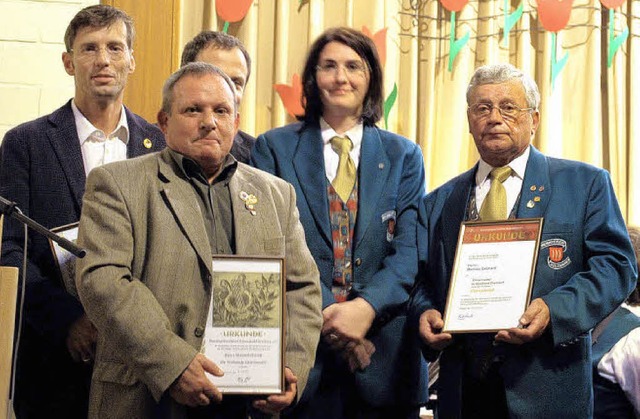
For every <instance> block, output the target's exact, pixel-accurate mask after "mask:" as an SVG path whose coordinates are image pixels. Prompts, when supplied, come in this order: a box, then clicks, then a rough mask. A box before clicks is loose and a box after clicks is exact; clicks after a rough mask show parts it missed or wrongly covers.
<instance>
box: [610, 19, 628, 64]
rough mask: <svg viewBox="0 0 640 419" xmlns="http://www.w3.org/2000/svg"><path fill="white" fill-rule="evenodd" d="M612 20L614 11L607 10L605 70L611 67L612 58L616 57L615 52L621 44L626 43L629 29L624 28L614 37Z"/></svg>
mask: <svg viewBox="0 0 640 419" xmlns="http://www.w3.org/2000/svg"><path fill="white" fill-rule="evenodd" d="M614 18H615V14H614V10H613V9H609V54H608V57H607V68H611V66H612V65H613V57H614V56H615V55H616V52H618V50H619V49H620V47H621V46H622V44H624V41H626V40H627V37H628V36H629V28H624V30H623V31H622V33H620V35H618V36H614V32H613V26H614V25H613V22H614Z"/></svg>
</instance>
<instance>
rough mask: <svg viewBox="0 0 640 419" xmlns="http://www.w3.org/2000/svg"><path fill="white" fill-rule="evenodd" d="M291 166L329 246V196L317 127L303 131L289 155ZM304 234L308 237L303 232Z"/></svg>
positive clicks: (320, 139) (321, 233) (321, 145)
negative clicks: (291, 158) (291, 159)
mask: <svg viewBox="0 0 640 419" xmlns="http://www.w3.org/2000/svg"><path fill="white" fill-rule="evenodd" d="M293 167H294V170H295V172H296V176H297V177H298V182H299V183H300V189H302V193H303V194H304V197H305V200H306V202H307V205H308V206H309V210H310V212H311V215H312V216H313V219H314V220H315V222H316V226H317V227H318V231H319V232H320V235H321V236H322V237H323V238H324V239H325V240H326V242H327V243H328V244H331V222H330V221H329V202H328V201H329V197H328V195H327V178H326V175H325V168H324V152H323V144H322V136H321V134H320V129H319V128H317V127H308V128H303V130H302V132H301V133H300V136H299V140H298V147H297V148H296V151H295V154H294V156H293ZM307 234H312V233H311V232H307Z"/></svg>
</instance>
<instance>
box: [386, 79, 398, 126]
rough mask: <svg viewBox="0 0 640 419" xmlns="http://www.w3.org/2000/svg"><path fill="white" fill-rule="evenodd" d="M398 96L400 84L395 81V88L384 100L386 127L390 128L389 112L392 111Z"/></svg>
mask: <svg viewBox="0 0 640 419" xmlns="http://www.w3.org/2000/svg"><path fill="white" fill-rule="evenodd" d="M397 98H398V85H397V84H396V83H393V90H392V91H391V93H389V96H387V99H386V100H385V101H384V128H385V129H388V128H389V113H391V108H393V105H394V104H395V103H396V99H397Z"/></svg>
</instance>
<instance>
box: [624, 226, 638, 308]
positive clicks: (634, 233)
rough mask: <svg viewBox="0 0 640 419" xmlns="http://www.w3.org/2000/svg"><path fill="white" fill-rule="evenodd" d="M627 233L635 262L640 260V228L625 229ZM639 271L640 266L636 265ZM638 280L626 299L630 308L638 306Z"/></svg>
mask: <svg viewBox="0 0 640 419" xmlns="http://www.w3.org/2000/svg"><path fill="white" fill-rule="evenodd" d="M627 230H628V231H629V238H630V239H631V245H632V246H633V252H634V253H635V254H636V262H638V258H640V228H638V227H627ZM638 269H639V270H640V264H638ZM639 287H640V278H636V288H635V289H634V290H633V291H632V292H631V295H630V296H629V298H627V304H629V305H632V306H637V305H640V289H639Z"/></svg>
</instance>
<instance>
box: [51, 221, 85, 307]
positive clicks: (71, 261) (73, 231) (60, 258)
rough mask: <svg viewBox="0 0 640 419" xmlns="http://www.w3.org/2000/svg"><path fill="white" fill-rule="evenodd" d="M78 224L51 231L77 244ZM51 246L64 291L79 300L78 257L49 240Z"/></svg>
mask: <svg viewBox="0 0 640 419" xmlns="http://www.w3.org/2000/svg"><path fill="white" fill-rule="evenodd" d="M78 224H79V223H73V224H67V225H65V226H61V227H56V228H52V229H51V231H52V232H53V233H56V234H58V235H59V236H62V237H64V238H65V239H67V240H69V241H71V242H73V243H75V242H76V240H78ZM49 245H50V246H51V252H53V260H54V261H55V262H56V265H57V267H58V273H59V275H60V282H62V285H63V286H64V289H65V290H67V292H68V293H69V294H71V295H73V296H74V297H76V298H78V292H77V291H76V283H75V280H76V279H75V278H76V257H75V256H74V255H73V254H72V253H71V252H69V251H68V250H65V249H64V248H63V247H62V246H60V245H59V244H58V243H56V242H54V241H53V240H51V239H49Z"/></svg>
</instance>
